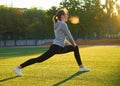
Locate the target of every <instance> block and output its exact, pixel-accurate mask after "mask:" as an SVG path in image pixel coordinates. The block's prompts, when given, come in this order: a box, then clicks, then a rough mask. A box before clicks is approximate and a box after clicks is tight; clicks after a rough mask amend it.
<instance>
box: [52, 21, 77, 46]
mask: <svg viewBox="0 0 120 86" xmlns="http://www.w3.org/2000/svg"><path fill="white" fill-rule="evenodd" d="M54 33H55V39H54V40H53V44H56V45H59V46H61V47H64V46H65V45H74V44H75V41H74V39H73V37H72V35H71V33H70V31H69V29H68V26H67V24H66V23H65V22H64V21H58V22H56V23H54Z"/></svg>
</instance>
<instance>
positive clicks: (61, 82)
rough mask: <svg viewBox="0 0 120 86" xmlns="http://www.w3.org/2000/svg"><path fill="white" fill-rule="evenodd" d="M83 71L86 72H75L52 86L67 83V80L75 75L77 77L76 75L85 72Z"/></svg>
mask: <svg viewBox="0 0 120 86" xmlns="http://www.w3.org/2000/svg"><path fill="white" fill-rule="evenodd" d="M83 73H85V72H80V71H78V72H76V73H74V74H73V75H71V76H69V77H68V78H66V79H64V80H62V81H60V82H57V83H55V84H53V85H52V86H59V85H61V84H63V83H65V82H67V81H69V80H71V79H72V78H74V77H76V76H78V75H80V74H83Z"/></svg>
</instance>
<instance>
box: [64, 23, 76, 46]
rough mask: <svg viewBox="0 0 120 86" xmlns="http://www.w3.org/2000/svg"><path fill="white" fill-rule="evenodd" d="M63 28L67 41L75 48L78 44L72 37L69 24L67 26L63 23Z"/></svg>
mask: <svg viewBox="0 0 120 86" xmlns="http://www.w3.org/2000/svg"><path fill="white" fill-rule="evenodd" d="M62 28H63V31H64V33H65V35H66V37H67V39H68V40H69V42H70V43H71V44H72V45H73V46H76V43H75V41H74V39H73V36H72V35H71V32H70V30H69V29H68V26H67V24H66V23H63V24H62Z"/></svg>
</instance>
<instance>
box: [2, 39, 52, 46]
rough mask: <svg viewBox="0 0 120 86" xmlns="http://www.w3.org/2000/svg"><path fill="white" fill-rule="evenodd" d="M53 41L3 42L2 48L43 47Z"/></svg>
mask: <svg viewBox="0 0 120 86" xmlns="http://www.w3.org/2000/svg"><path fill="white" fill-rule="evenodd" d="M52 41H53V39H45V40H16V41H15V40H5V41H3V40H1V41H0V47H4V46H6V47H7V46H38V45H42V44H44V43H46V42H52Z"/></svg>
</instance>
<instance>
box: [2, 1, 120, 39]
mask: <svg viewBox="0 0 120 86" xmlns="http://www.w3.org/2000/svg"><path fill="white" fill-rule="evenodd" d="M59 8H66V9H68V11H69V16H77V17H78V18H79V23H77V24H73V23H71V22H70V21H68V22H67V23H68V26H69V29H70V31H71V33H72V34H73V36H74V38H75V39H102V38H107V37H109V36H110V34H117V33H118V32H120V4H118V3H117V0H106V2H105V3H104V4H101V3H100V0H63V1H62V2H60V4H59V7H55V6H53V7H51V8H50V9H49V10H43V9H38V8H30V9H26V8H13V7H7V6H3V5H1V6H0V39H1V40H21V39H35V40H38V39H51V38H54V31H53V22H52V18H53V16H54V15H55V13H56V12H57V10H58V9H59Z"/></svg>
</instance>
